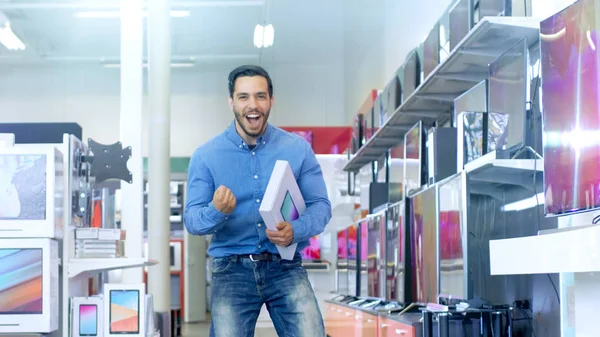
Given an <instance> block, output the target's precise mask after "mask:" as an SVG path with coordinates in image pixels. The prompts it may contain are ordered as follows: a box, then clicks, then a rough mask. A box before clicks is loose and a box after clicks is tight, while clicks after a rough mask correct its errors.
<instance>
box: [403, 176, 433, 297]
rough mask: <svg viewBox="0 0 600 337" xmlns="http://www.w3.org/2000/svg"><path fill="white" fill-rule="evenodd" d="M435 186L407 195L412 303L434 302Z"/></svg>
mask: <svg viewBox="0 0 600 337" xmlns="http://www.w3.org/2000/svg"><path fill="white" fill-rule="evenodd" d="M437 193H438V185H433V186H431V187H429V188H427V189H424V190H422V191H419V192H418V193H416V194H415V195H413V196H412V197H410V217H409V221H410V222H409V226H410V247H411V254H410V255H411V283H412V284H411V290H412V294H411V295H412V296H411V298H412V300H413V302H414V303H418V304H427V303H437V302H438V301H437V296H438V263H437V262H438V261H437V260H438V258H437V245H438V243H437V241H438V240H437V228H438V195H437Z"/></svg>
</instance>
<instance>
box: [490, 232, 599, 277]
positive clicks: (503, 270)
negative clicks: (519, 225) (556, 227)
mask: <svg viewBox="0 0 600 337" xmlns="http://www.w3.org/2000/svg"><path fill="white" fill-rule="evenodd" d="M598 242H600V226H598V225H595V226H586V227H581V228H578V227H574V228H568V229H564V230H560V231H557V232H554V233H550V234H540V235H536V236H527V237H520V238H514V239H504V240H491V241H490V271H491V274H492V275H523V274H548V273H587V272H598V271H600V245H598Z"/></svg>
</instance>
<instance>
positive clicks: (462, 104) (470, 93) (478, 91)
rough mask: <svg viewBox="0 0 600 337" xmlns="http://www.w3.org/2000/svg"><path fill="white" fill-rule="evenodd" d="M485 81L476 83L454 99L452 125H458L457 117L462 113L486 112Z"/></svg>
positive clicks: (486, 84)
mask: <svg viewBox="0 0 600 337" xmlns="http://www.w3.org/2000/svg"><path fill="white" fill-rule="evenodd" d="M487 95H488V81H487V79H485V80H483V81H481V82H479V83H477V84H476V85H475V86H474V87H472V88H471V89H469V90H467V91H466V92H465V93H463V94H462V95H460V96H458V97H456V99H454V116H453V119H454V125H458V121H457V117H458V115H459V114H460V113H461V112H463V111H478V112H487V103H488V102H487Z"/></svg>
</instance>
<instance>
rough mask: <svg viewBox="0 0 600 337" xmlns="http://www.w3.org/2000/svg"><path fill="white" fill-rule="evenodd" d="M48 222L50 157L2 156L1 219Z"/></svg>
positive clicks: (0, 169) (0, 160)
mask: <svg viewBox="0 0 600 337" xmlns="http://www.w3.org/2000/svg"><path fill="white" fill-rule="evenodd" d="M45 219H46V156H45V155H13V154H3V155H0V220H45Z"/></svg>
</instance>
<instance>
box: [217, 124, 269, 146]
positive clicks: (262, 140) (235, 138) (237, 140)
mask: <svg viewBox="0 0 600 337" xmlns="http://www.w3.org/2000/svg"><path fill="white" fill-rule="evenodd" d="M273 129H274V127H273V126H272V125H271V124H270V123H269V122H267V128H266V130H265V133H264V134H263V135H262V136H260V137H258V138H257V139H256V144H266V143H267V142H268V141H269V140H270V138H271V135H272V134H273ZM225 135H226V136H227V138H229V140H231V141H232V142H233V143H234V144H235V145H236V146H239V147H244V146H245V145H248V144H246V142H245V141H244V140H243V139H242V137H240V135H239V134H238V133H237V130H236V128H235V119H234V120H233V121H232V122H231V124H229V127H228V128H227V130H225Z"/></svg>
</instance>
